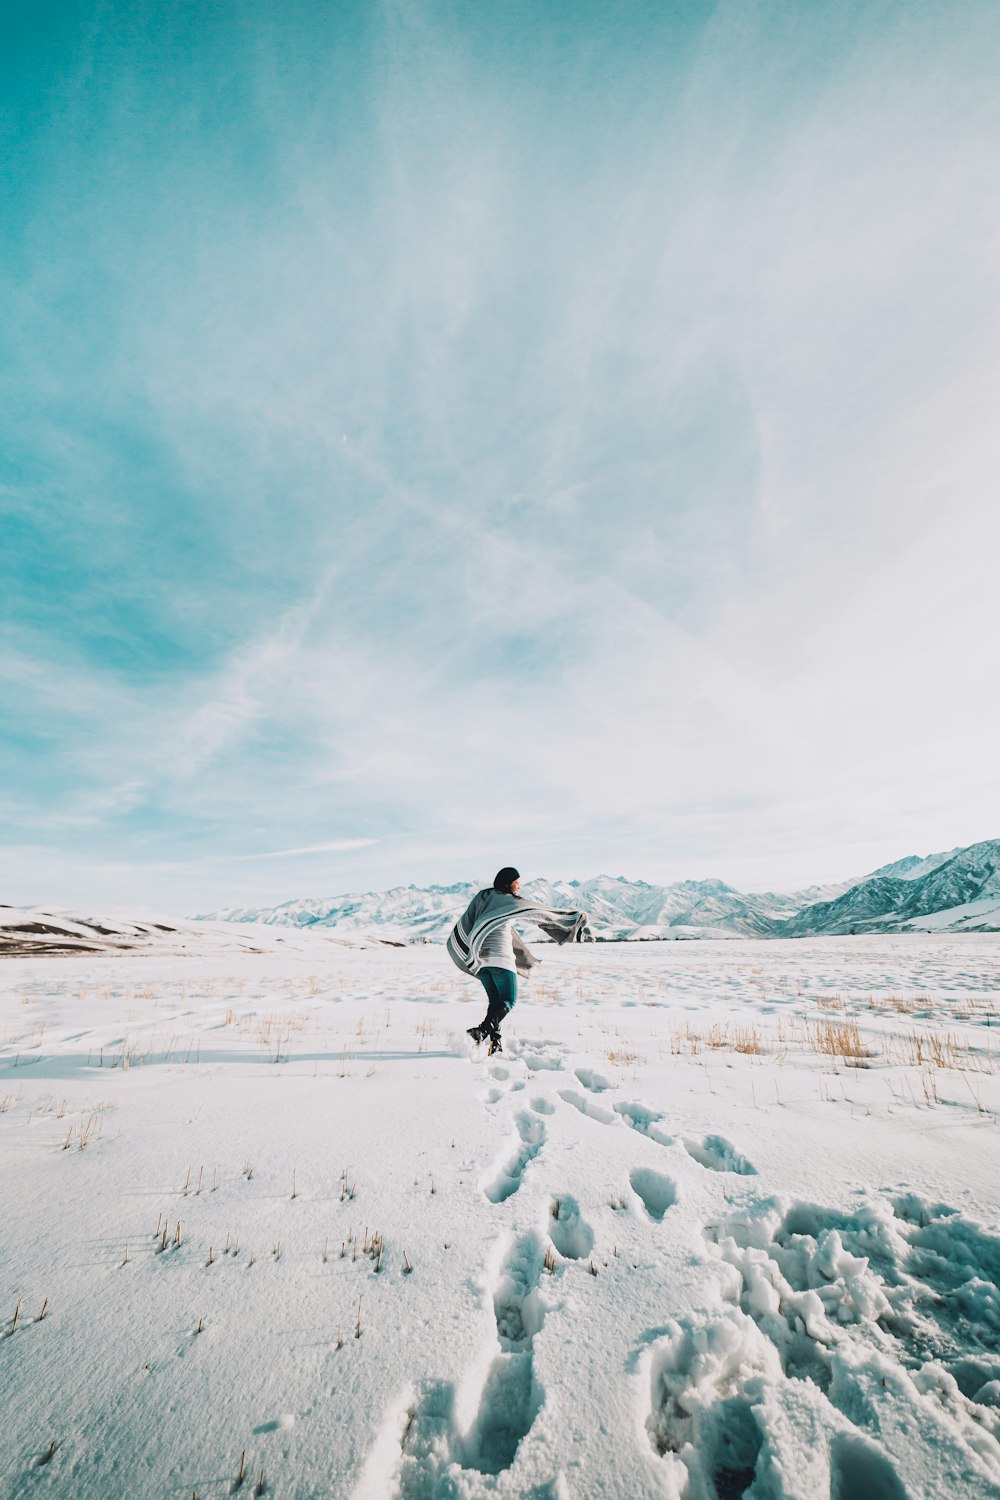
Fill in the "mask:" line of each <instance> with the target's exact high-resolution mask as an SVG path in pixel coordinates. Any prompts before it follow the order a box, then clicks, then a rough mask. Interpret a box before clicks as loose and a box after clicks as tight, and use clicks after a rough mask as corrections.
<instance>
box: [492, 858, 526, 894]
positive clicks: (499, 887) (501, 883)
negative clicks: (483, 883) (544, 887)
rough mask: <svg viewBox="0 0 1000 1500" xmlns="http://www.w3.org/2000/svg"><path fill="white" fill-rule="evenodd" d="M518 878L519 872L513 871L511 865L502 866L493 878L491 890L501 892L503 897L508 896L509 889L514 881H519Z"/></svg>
mask: <svg viewBox="0 0 1000 1500" xmlns="http://www.w3.org/2000/svg"><path fill="white" fill-rule="evenodd" d="M520 878H521V876H520V872H519V871H518V870H515V869H514V866H513V865H504V867H503V869H502V870H501V871H500V873H499V874H498V875H495V876H494V878H493V889H494V890H495V891H502V892H503V894H504V895H505V896H509V895H510V888H511V886H512V885H513V884H514V881H515V880H520Z"/></svg>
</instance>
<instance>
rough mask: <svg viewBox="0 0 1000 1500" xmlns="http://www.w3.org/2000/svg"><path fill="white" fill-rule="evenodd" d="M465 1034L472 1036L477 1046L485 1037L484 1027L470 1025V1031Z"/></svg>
mask: <svg viewBox="0 0 1000 1500" xmlns="http://www.w3.org/2000/svg"><path fill="white" fill-rule="evenodd" d="M465 1034H466V1036H471V1038H472V1040H473V1041H474V1042H475V1044H476V1046H477V1047H478V1046H479V1043H480V1042H481V1041H482V1039H483V1028H482V1027H481V1026H470V1027H469V1029H468V1031H467V1032H466V1033H465Z"/></svg>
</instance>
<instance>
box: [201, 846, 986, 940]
mask: <svg viewBox="0 0 1000 1500" xmlns="http://www.w3.org/2000/svg"><path fill="white" fill-rule="evenodd" d="M998 870H1000V840H998V839H987V840H985V841H984V842H982V843H979V844H972V845H970V846H969V847H968V848H967V849H953V850H951V851H950V852H949V853H947V854H931V855H919V854H911V855H907V856H906V857H905V858H904V859H899V860H896V861H895V862H894V863H893V864H890V865H885V866H883V867H882V868H881V869H879V870H876V871H874V872H873V873H872V874H871V875H867V876H865V877H864V878H863V879H860V880H853V881H843V882H841V883H839V884H834V885H815V886H810V887H808V888H807V889H805V890H800V891H792V892H785V893H779V892H773V891H765V892H745V891H738V890H735V889H734V888H733V887H732V886H729V885H726V884H725V883H724V882H723V881H721V880H680V881H676V882H674V884H672V885H665V886H660V885H650V884H648V883H647V882H646V881H643V880H634V881H630V880H626V879H625V877H624V876H609V875H598V876H596V877H595V878H594V879H592V880H583V881H579V880H569V881H558V880H556V881H549V880H533V881H531V882H530V883H528V884H527V885H525V886H523V887H522V894H523V895H526V896H530V897H532V898H533V899H535V900H539V901H544V902H546V903H547V904H549V905H552V906H567V907H581V908H582V909H583V910H585V911H587V912H589V913H590V917H591V926H592V928H593V931H594V934H595V936H596V937H597V938H599V939H603V940H605V941H630V942H639V941H648V940H656V939H679V938H704V937H805V936H816V935H820V934H823V933H830V934H843V933H851V932H856V933H862V932H905V931H923V932H997V931H1000V874H998ZM476 889H477V887H476V886H475V885H473V884H469V883H460V884H458V885H430V886H426V887H421V886H413V885H408V886H396V887H394V888H393V889H392V890H388V891H366V892H357V893H353V894H350V895H346V896H332V897H325V898H324V897H318V898H310V899H304V900H293V901H286V902H283V903H282V904H281V905H280V906H272V907H264V908H260V907H253V908H251V907H230V908H227V909H225V910H222V911H217V912H213V913H211V915H210V916H205V917H204V918H200V919H199V920H205V921H208V920H213V921H226V922H256V923H262V924H265V925H268V926H281V927H298V928H304V927H313V928H317V927H318V928H325V929H329V930H331V931H333V932H336V933H337V934H338V935H341V936H343V937H348V938H364V937H380V938H381V939H382V940H383V941H386V940H389V941H395V942H405V943H414V942H443V941H444V939H445V938H446V937H447V935H448V932H449V930H450V928H451V925H452V923H453V922H454V920H455V917H456V915H457V914H458V913H459V912H461V911H462V910H463V909H464V908H465V906H466V905H467V904H468V902H469V900H470V899H471V897H472V896H473V895H474V894H475V891H476Z"/></svg>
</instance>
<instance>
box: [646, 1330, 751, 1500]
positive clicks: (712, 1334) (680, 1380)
mask: <svg viewBox="0 0 1000 1500" xmlns="http://www.w3.org/2000/svg"><path fill="white" fill-rule="evenodd" d="M648 1368H649V1375H650V1409H649V1415H648V1417H647V1419H646V1432H647V1435H648V1437H649V1441H650V1444H651V1446H652V1448H653V1451H654V1452H655V1453H658V1454H659V1455H660V1456H661V1457H666V1456H668V1455H677V1456H678V1457H679V1458H680V1460H681V1462H682V1463H683V1464H684V1465H685V1466H686V1467H687V1469H688V1471H689V1479H690V1481H691V1482H692V1483H691V1489H692V1491H694V1492H697V1493H698V1494H701V1495H704V1496H705V1497H706V1500H707V1497H709V1496H711V1497H712V1500H741V1497H742V1496H744V1495H746V1494H747V1493H748V1492H749V1491H750V1490H751V1488H752V1487H753V1486H754V1483H755V1480H756V1479H757V1477H758V1472H757V1471H758V1467H759V1461H760V1458H761V1453H762V1451H764V1441H763V1436H764V1435H763V1433H762V1432H761V1429H760V1426H759V1423H758V1421H757V1417H756V1415H755V1413H754V1410H753V1404H754V1399H755V1398H758V1399H759V1396H760V1394H761V1393H762V1391H763V1390H764V1389H765V1387H766V1384H767V1382H768V1381H769V1380H773V1379H774V1378H780V1375H781V1367H780V1364H779V1363H778V1358H777V1354H776V1352H775V1350H774V1347H773V1346H772V1345H771V1344H770V1343H769V1342H768V1340H767V1339H766V1338H764V1336H763V1335H762V1334H761V1332H760V1330H759V1329H758V1328H757V1326H756V1325H755V1324H754V1323H753V1322H752V1321H751V1319H750V1318H748V1317H747V1316H746V1315H745V1314H744V1313H741V1312H739V1311H738V1310H737V1309H735V1308H733V1309H729V1310H728V1311H726V1312H723V1313H715V1314H702V1313H695V1314H693V1315H692V1316H691V1317H689V1318H688V1319H686V1320H685V1322H684V1323H674V1324H673V1325H672V1327H671V1330H670V1332H669V1333H668V1336H667V1337H666V1338H662V1339H658V1340H657V1342H656V1343H655V1344H654V1345H653V1347H652V1349H651V1352H650V1354H649V1356H648ZM685 1488H686V1486H685ZM761 1493H765V1491H764V1490H763V1488H761Z"/></svg>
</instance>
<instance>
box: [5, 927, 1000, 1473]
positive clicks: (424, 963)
mask: <svg viewBox="0 0 1000 1500" xmlns="http://www.w3.org/2000/svg"><path fill="white" fill-rule="evenodd" d="M122 920H123V921H124V919H122ZM101 925H104V926H112V925H113V924H111V923H108V922H104V923H102V924H101ZM139 925H141V924H139ZM242 930H243V931H244V932H245V931H246V929H242ZM84 935H85V934H84ZM284 935H285V936H286V937H289V938H290V939H292V940H293V941H294V946H292V947H284V946H279V945H277V939H276V937H275V934H274V930H273V929H272V930H271V943H272V946H271V947H270V948H269V949H268V950H267V951H264V952H246V951H242V950H241V948H240V947H239V946H238V945H236V944H235V943H234V941H233V939H232V937H231V935H230V934H229V933H228V932H227V930H226V929H225V928H224V927H223V926H222V925H221V924H220V925H219V927H218V928H217V929H214V931H213V932H212V933H204V934H203V935H202V939H201V942H202V946H201V947H200V948H199V949H197V950H187V951H183V950H182V949H179V948H178V946H177V945H178V944H179V943H181V941H182V939H181V938H178V937H177V935H176V933H175V934H174V935H170V934H163V935H162V939H161V940H162V942H163V944H164V945H166V946H164V947H163V948H156V947H153V948H151V949H150V951H148V952H144V953H141V954H135V953H122V952H111V953H98V954H88V953H74V954H71V955H70V956H65V957H15V958H9V959H8V960H7V961H6V962H5V963H4V964H3V965H2V966H0V1203H2V1204H3V1215H2V1229H0V1346H2V1347H0V1402H2V1406H3V1410H4V1413H5V1437H6V1442H5V1444H4V1445H3V1447H2V1448H0V1493H3V1494H4V1495H5V1496H7V1495H9V1496H11V1497H12V1500H20V1497H23V1496H29V1495H30V1496H32V1497H34V1496H39V1495H53V1496H63V1495H73V1496H74V1497H81V1500H89V1497H95V1500H96V1497H107V1496H110V1495H119V1494H122V1495H124V1494H127V1495H129V1496H130V1497H142V1496H146V1495H150V1496H153V1495H156V1496H159V1495H164V1494H177V1495H179V1496H190V1495H192V1494H193V1493H196V1494H197V1495H198V1496H199V1497H200V1500H207V1497H222V1496H224V1495H230V1494H231V1493H233V1492H234V1488H235V1487H236V1481H237V1479H238V1475H239V1471H240V1465H241V1457H242V1459H243V1466H244V1475H245V1478H244V1483H243V1485H242V1492H243V1493H245V1494H252V1493H254V1492H255V1490H256V1489H257V1488H258V1487H259V1483H260V1477H261V1473H262V1472H263V1477H264V1489H263V1493H265V1494H271V1495H275V1496H295V1497H297V1500H305V1497H313V1496H315V1497H319V1496H324V1497H325V1496H337V1497H340V1496H344V1497H353V1500H441V1497H450V1500H481V1497H486V1496H498V1497H504V1496H507V1497H512V1496H532V1497H535V1500H542V1497H548V1500H592V1497H602V1496H607V1497H619V1496H628V1497H629V1500H643V1497H650V1500H652V1497H658V1500H662V1497H676V1500H680V1497H682V1496H683V1497H684V1500H728V1497H731V1496H732V1497H735V1496H740V1495H743V1496H746V1497H748V1500H814V1497H816V1496H828V1495H829V1496H832V1497H839V1500H858V1497H862V1496H869V1495H871V1496H881V1497H901V1496H908V1497H910V1500H918V1497H928V1500H930V1497H939V1496H948V1497H949V1500H951V1497H964V1496H993V1495H997V1494H998V1493H1000V1353H998V1346H1000V1292H998V1283H1000V1172H998V1170H997V1168H998V1133H997V1123H998V1115H997V1111H998V1109H1000V1071H998V1067H997V1063H998V1057H997V1051H996V1045H995V1041H994V1037H995V1034H996V1033H995V1027H996V1025H997V994H998V983H997V976H998V966H997V959H998V956H1000V941H998V939H997V938H996V936H991V935H987V934H973V935H963V936H962V937H960V938H958V937H954V936H947V935H905V936H900V935H893V936H891V937H867V938H855V939H837V938H823V939H814V940H801V941H797V942H789V941H781V940H771V941H743V942H733V941H718V942H713V941H711V940H707V941H702V942H700V943H649V944H640V943H632V944H620V945H611V944H595V945H588V946H583V947H573V948H572V949H554V948H546V949H545V950H544V963H543V965H542V966H541V968H540V969H539V970H538V971H536V973H535V974H534V975H533V977H532V979H531V981H530V982H529V983H527V984H524V985H523V986H522V991H521V998H520V999H519V1002H518V1006H517V1008H516V1010H515V1011H514V1012H513V1014H512V1015H511V1016H510V1017H509V1018H508V1021H507V1022H506V1024H505V1028H504V1044H505V1050H504V1053H503V1055H502V1056H501V1057H496V1058H493V1059H487V1058H486V1057H484V1056H482V1055H481V1054H480V1055H476V1054H475V1053H474V1050H473V1049H472V1047H471V1044H469V1043H468V1039H467V1038H466V1037H465V1035H464V1032H465V1028H466V1027H467V1026H468V1025H470V1024H471V1023H472V1022H473V1021H474V1020H479V1019H480V1014H481V1010H482V1008H483V1007H482V1000H481V996H480V988H479V986H477V985H476V984H475V983H474V982H472V981H467V980H464V979H463V978H462V976H461V975H460V974H459V973H458V971H457V970H456V969H454V967H453V966H452V965H451V964H450V963H449V962H448V960H447V957H446V955H445V954H444V952H443V951H442V950H441V949H440V947H437V946H430V945H420V946H416V947H410V948H401V949H395V948H388V947H384V946H379V947H370V948H362V947H349V946H345V945H343V944H336V943H333V942H331V941H330V940H329V939H328V938H327V939H325V940H324V938H323V937H321V936H319V935H316V934H313V933H308V932H303V933H293V934H289V933H288V932H287V930H286V931H285V933H284ZM213 943H214V945H215V947H214V950H213V948H212V944H213ZM171 945H172V946H171ZM43 1307H44V1316H42V1309H43ZM16 1309H19V1311H18V1312H17V1317H16V1322H15V1310H16Z"/></svg>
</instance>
